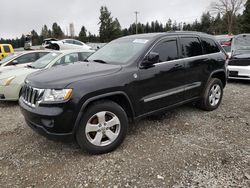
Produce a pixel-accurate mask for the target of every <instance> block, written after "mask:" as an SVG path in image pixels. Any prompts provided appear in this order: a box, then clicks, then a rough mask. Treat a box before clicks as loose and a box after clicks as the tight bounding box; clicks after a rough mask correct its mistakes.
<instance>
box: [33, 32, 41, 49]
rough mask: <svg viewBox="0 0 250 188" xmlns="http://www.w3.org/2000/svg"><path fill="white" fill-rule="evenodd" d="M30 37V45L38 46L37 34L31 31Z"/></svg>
mask: <svg viewBox="0 0 250 188" xmlns="http://www.w3.org/2000/svg"><path fill="white" fill-rule="evenodd" d="M31 35H32V45H34V46H35V45H39V44H40V38H39V35H38V34H37V32H36V31H35V30H32V31H31Z"/></svg>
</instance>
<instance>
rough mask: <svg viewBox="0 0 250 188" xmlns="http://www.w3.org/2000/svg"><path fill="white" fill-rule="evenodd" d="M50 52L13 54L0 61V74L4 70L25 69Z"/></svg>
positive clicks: (38, 51)
mask: <svg viewBox="0 0 250 188" xmlns="http://www.w3.org/2000/svg"><path fill="white" fill-rule="evenodd" d="M49 52H50V51H42V50H41V51H40V50H37V51H26V52H16V53H13V54H11V55H9V56H7V57H5V58H4V59H2V61H0V73H1V72H3V71H6V70H10V69H15V68H19V67H25V66H27V65H29V64H31V63H32V62H34V61H36V60H38V59H40V58H41V57H43V56H44V55H47V54H48V53H49Z"/></svg>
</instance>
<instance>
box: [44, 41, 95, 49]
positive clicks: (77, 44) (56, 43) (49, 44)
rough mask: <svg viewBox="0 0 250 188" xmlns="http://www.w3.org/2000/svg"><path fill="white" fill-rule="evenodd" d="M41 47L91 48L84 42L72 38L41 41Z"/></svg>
mask: <svg viewBox="0 0 250 188" xmlns="http://www.w3.org/2000/svg"><path fill="white" fill-rule="evenodd" d="M42 47H44V48H48V49H53V50H72V49H85V50H90V49H91V47H90V46H88V45H86V44H85V43H83V42H81V41H78V40H74V39H64V40H58V41H55V40H50V41H46V43H43V45H42Z"/></svg>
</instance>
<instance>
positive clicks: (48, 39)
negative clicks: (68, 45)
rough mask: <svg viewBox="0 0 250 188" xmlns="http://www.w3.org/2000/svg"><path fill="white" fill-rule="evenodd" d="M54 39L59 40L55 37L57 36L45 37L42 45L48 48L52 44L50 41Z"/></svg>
mask: <svg viewBox="0 0 250 188" xmlns="http://www.w3.org/2000/svg"><path fill="white" fill-rule="evenodd" d="M52 41H58V39H55V38H47V39H44V40H43V43H42V47H43V48H46V47H48V46H49V45H50V42H52Z"/></svg>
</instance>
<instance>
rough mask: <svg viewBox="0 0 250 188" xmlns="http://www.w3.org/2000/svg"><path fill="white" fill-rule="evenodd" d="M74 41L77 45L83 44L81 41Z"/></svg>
mask: <svg viewBox="0 0 250 188" xmlns="http://www.w3.org/2000/svg"><path fill="white" fill-rule="evenodd" d="M73 43H74V44H76V45H79V46H82V43H81V42H79V41H76V40H74V41H73Z"/></svg>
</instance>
